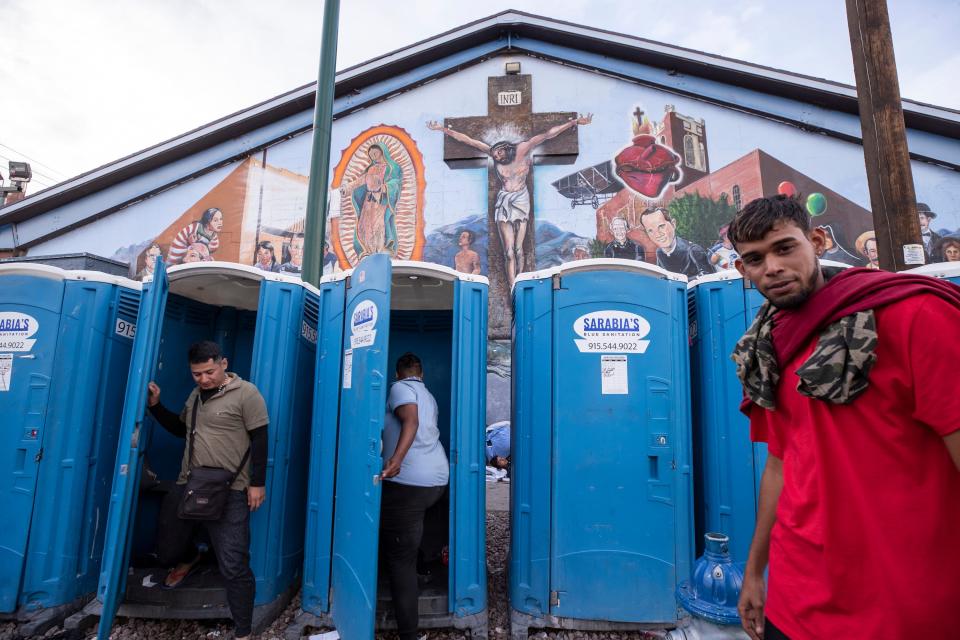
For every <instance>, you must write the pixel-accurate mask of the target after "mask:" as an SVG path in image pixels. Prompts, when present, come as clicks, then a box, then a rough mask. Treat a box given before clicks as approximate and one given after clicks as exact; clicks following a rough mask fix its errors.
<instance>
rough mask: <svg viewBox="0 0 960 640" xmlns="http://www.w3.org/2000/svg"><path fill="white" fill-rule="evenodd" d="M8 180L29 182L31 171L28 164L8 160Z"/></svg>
mask: <svg viewBox="0 0 960 640" xmlns="http://www.w3.org/2000/svg"><path fill="white" fill-rule="evenodd" d="M9 167H10V182H30V179H31V178H32V177H33V171H31V170H30V164H29V163H27V162H14V161H13V160H11V161H10V165H9Z"/></svg>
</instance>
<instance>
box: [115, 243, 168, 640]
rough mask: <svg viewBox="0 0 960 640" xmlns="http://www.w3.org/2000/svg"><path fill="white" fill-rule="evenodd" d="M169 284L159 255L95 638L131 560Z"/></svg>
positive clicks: (135, 359) (138, 341)
mask: <svg viewBox="0 0 960 640" xmlns="http://www.w3.org/2000/svg"><path fill="white" fill-rule="evenodd" d="M169 289H170V283H169V281H168V280H167V271H166V268H165V267H164V265H163V262H161V261H160V260H159V259H158V260H157V266H156V269H154V272H153V281H152V282H150V283H149V284H145V285H144V291H143V296H142V298H141V300H140V311H139V313H138V314H137V328H136V337H135V338H134V341H133V354H132V357H131V358H130V374H129V376H128V378H127V392H126V397H125V398H124V402H123V414H122V417H121V420H120V439H119V443H120V444H119V447H118V448H117V464H116V467H115V468H114V470H113V486H112V489H111V491H110V512H109V515H108V516H107V527H106V530H105V539H104V545H103V564H102V567H101V569H100V584H99V586H98V588H97V599H98V600H99V601H100V602H101V603H102V604H103V609H102V611H101V613H100V627H99V629H98V630H97V638H99V639H100V640H108V639H109V638H110V629H111V627H113V618H114V616H115V615H116V613H117V609H118V608H119V607H120V600H121V599H122V597H123V594H124V592H125V591H126V586H127V565H128V564H129V561H130V541H131V538H132V536H133V516H134V514H135V513H136V511H137V498H138V491H139V488H140V470H141V466H142V464H143V451H144V448H143V446H141V445H142V444H143V443H144V442H145V440H146V439H147V438H146V434H145V433H144V418H145V412H146V409H147V383H148V382H149V381H150V379H151V376H153V374H154V371H156V368H157V354H158V351H159V349H160V330H161V328H162V325H163V311H164V308H165V307H166V302H167V293H168V291H169Z"/></svg>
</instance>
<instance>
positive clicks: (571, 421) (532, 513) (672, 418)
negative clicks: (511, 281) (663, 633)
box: [510, 260, 693, 639]
mask: <svg viewBox="0 0 960 640" xmlns="http://www.w3.org/2000/svg"><path fill="white" fill-rule="evenodd" d="M513 302H514V335H513V398H514V404H513V424H512V425H511V428H512V437H513V442H512V443H511V444H512V454H513V457H512V465H513V475H512V478H511V491H512V495H511V516H512V522H511V550H510V599H511V626H512V635H513V637H514V638H518V639H523V638H526V637H527V633H528V628H529V627H562V628H582V629H616V628H642V627H651V626H653V627H671V626H675V625H676V622H677V619H678V610H677V605H676V600H675V597H674V592H675V589H676V587H677V584H678V583H679V581H680V580H682V579H684V578H686V577H687V575H689V572H690V568H691V566H692V560H693V544H692V540H693V527H692V524H693V523H692V505H691V501H692V487H691V477H690V444H689V437H690V434H689V429H690V422H689V416H688V405H689V387H688V385H689V381H688V368H689V361H688V351H687V299H686V278H685V277H684V276H680V275H676V274H671V273H668V272H666V271H664V270H662V269H660V268H658V267H655V266H652V265H647V264H645V263H641V262H636V261H628V260H584V261H578V262H574V263H568V264H565V265H562V266H560V267H555V268H553V269H549V270H546V271H540V272H535V273H529V274H523V275H521V276H519V277H518V278H517V281H516V283H515V285H514V292H513Z"/></svg>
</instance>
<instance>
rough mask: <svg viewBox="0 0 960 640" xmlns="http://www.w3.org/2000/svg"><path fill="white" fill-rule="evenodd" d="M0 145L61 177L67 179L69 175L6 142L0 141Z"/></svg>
mask: <svg viewBox="0 0 960 640" xmlns="http://www.w3.org/2000/svg"><path fill="white" fill-rule="evenodd" d="M0 147H4V148H6V149H9V150H10V151H12V152H14V153H15V154H17V155H18V156H22V157H24V158H26V159H27V160H29V161H30V162H32V163H34V164H38V165H40V166H41V167H46V168H47V169H49V170H50V171H52V172H53V173H57V174H60V175H61V176H63V179H67V178H68V177H69V176H68V175H67V174H65V173H64V172H62V171H57V170H56V169H54V168H53V167H51V166H50V165H48V164H46V163H45V162H40V161H39V160H36V159H35V158H31V157H30V156H28V155H27V154H25V153H23V152H21V151H17V150H16V149H14V148H13V147H11V146H9V145H6V144H3V143H2V142H0Z"/></svg>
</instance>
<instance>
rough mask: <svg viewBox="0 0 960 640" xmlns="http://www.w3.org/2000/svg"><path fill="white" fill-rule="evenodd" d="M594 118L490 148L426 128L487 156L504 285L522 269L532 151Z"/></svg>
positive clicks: (459, 135)
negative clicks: (495, 182) (495, 188)
mask: <svg viewBox="0 0 960 640" xmlns="http://www.w3.org/2000/svg"><path fill="white" fill-rule="evenodd" d="M592 120H593V114H589V113H588V114H587V115H585V116H580V117H579V118H571V119H570V120H568V121H567V122H565V123H563V124H559V125H557V126H555V127H552V128H550V129H548V130H547V131H545V132H543V133H541V134H538V135H535V136H533V137H531V138H530V139H529V140H524V141H522V142H508V141H505V140H504V141H500V142H497V143H495V144H492V145H489V144H487V143H485V142H482V141H480V140H476V139H474V138H471V137H470V136H468V135H465V134H463V133H460V132H459V131H454V130H453V129H451V128H450V127H445V126H443V125H442V124H440V123H439V122H436V121H430V122H428V123H427V128H428V129H430V130H432V131H443V133H445V134H446V135H448V136H450V137H451V138H453V139H454V140H457V141H458V142H462V143H463V144H465V145H468V146H470V147H473V148H474V149H477V150H478V151H480V152H481V153H483V154H485V155H487V156H489V157H490V158H491V159H492V160H493V163H494V166H495V167H496V169H497V175H498V176H499V177H500V185H501V186H500V191H499V193H497V201H496V204H495V206H494V219H495V221H496V223H497V229H498V230H499V232H500V242H501V244H502V245H503V256H504V266H505V268H506V271H507V281H508V282H509V283H511V284H512V283H513V281H514V279H515V278H516V277H517V271H518V270H520V269H522V268H523V240H524V237H525V236H526V235H527V223H528V222H529V220H530V208H531V202H530V192H529V190H528V189H527V176H529V175H530V168H531V167H532V165H533V150H534V149H536V148H537V147H538V146H540V145H541V144H543V143H544V142H546V141H547V140H550V139H552V138H556V137H557V136H558V135H560V134H561V133H563V132H564V131H567V130H568V129H572V128H574V127H576V126H578V125H586V124H590V122H592Z"/></svg>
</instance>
